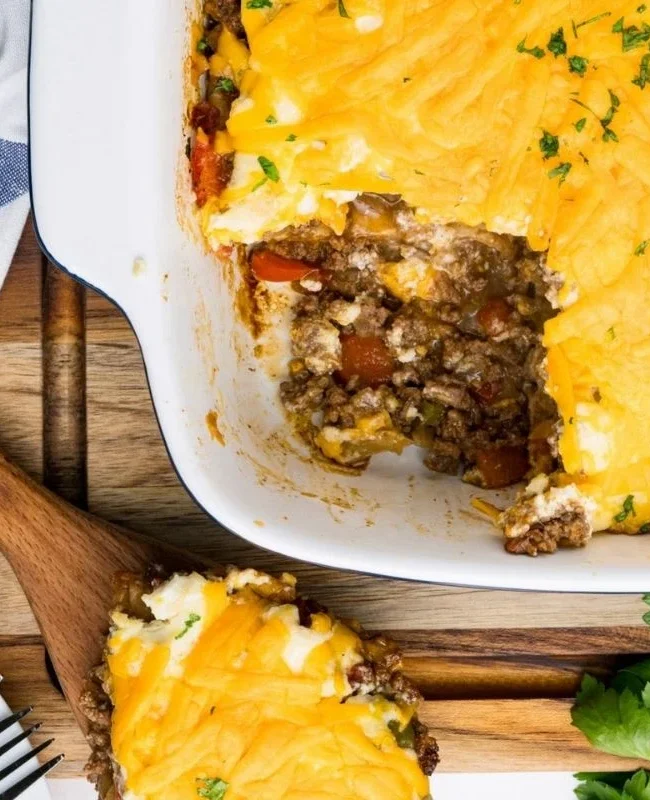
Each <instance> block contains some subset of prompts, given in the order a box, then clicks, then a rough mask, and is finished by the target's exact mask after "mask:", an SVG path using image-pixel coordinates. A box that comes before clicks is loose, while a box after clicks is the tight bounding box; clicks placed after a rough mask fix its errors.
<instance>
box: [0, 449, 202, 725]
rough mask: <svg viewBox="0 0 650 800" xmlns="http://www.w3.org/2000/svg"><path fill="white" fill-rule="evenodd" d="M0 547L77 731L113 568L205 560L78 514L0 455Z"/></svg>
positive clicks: (194, 564)
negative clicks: (62, 692) (86, 680)
mask: <svg viewBox="0 0 650 800" xmlns="http://www.w3.org/2000/svg"><path fill="white" fill-rule="evenodd" d="M0 551H2V553H4V555H5V556H6V557H7V559H8V561H9V563H10V564H11V566H12V568H13V570H14V572H15V573H16V577H17V578H18V581H19V582H20V584H21V586H22V588H23V590H24V592H25V594H26V595H27V599H28V600H29V603H30V605H31V607H32V611H33V612H34V616H35V617H36V621H37V622H38V625H39V627H40V629H41V632H42V634H43V639H44V641H45V646H46V647H47V650H48V652H49V654H50V658H51V659H52V663H53V664H54V668H55V670H56V673H57V676H58V678H59V681H60V683H61V687H62V688H63V691H64V693H65V696H66V698H67V700H68V703H69V704H70V708H71V709H72V712H73V714H74V716H75V718H76V720H77V722H78V723H79V726H80V727H81V729H82V731H83V732H84V733H87V731H88V720H87V719H86V717H85V716H84V714H83V713H82V711H81V708H80V706H79V698H80V696H81V692H82V688H83V684H84V680H85V678H86V676H87V675H88V673H89V671H90V670H91V669H92V668H93V667H94V666H95V665H96V664H98V663H99V662H100V661H101V658H102V646H103V639H104V637H105V635H106V631H107V627H108V611H109V609H110V608H111V605H112V599H113V577H114V575H115V573H117V572H139V573H141V572H143V571H144V570H145V569H146V567H147V566H148V565H149V564H151V563H154V562H155V563H158V564H161V565H162V566H164V567H168V568H169V569H171V570H176V571H178V570H192V569H205V568H206V567H207V566H211V562H210V561H208V560H206V559H202V558H199V557H197V556H193V555H191V554H190V553H187V552H186V551H184V550H180V549H178V548H175V547H173V546H171V545H164V544H162V543H160V542H157V541H155V540H153V539H149V538H146V537H143V536H137V535H136V534H134V533H132V532H130V531H129V532H127V531H125V530H124V529H121V528H118V527H117V526H115V525H111V524H110V523H108V522H104V521H103V520H100V519H97V518H96V517H93V516H92V515H90V514H86V513H85V512H83V511H79V510H78V509H76V508H74V507H73V506H71V505H69V504H68V503H66V502H65V501H64V500H61V499H60V498H59V497H57V496H56V495H54V494H52V493H51V492H49V491H48V490H47V489H45V488H44V487H43V486H40V485H39V484H37V483H35V482H34V481H33V480H32V479H31V478H29V477H28V476H27V475H26V474H25V473H24V472H22V470H20V469H18V468H17V467H15V466H13V465H12V464H10V463H9V462H8V461H7V460H6V459H5V458H4V457H3V456H0Z"/></svg>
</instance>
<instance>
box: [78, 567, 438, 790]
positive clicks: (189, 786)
mask: <svg viewBox="0 0 650 800" xmlns="http://www.w3.org/2000/svg"><path fill="white" fill-rule="evenodd" d="M118 589H119V591H118V596H117V605H116V608H115V609H114V611H113V612H112V613H111V617H110V619H111V628H110V633H109V635H108V639H107V642H106V649H105V656H104V663H103V664H102V666H101V667H99V668H98V669H97V670H96V672H95V673H94V675H93V676H92V681H91V685H90V687H89V689H88V690H87V691H86V693H85V695H84V697H83V703H84V710H85V711H86V713H87V715H88V717H89V719H90V720H91V723H92V726H91V733H90V737H89V738H90V742H91V745H92V747H93V755H92V757H91V760H90V762H89V765H88V774H89V777H90V778H91V779H92V780H93V781H94V782H95V783H96V785H97V787H98V790H99V793H100V797H101V798H102V800H104V798H107V799H108V800H119V798H124V800H154V799H155V800H159V799H160V798H161V797H164V798H165V800H192V798H196V799H198V798H208V800H327V798H332V800H417V799H418V798H420V799H422V798H428V797H429V781H428V779H427V777H426V776H427V775H429V774H431V772H432V771H433V769H434V768H435V766H436V764H437V762H438V748H437V745H436V742H435V740H434V739H433V737H432V736H431V735H430V734H429V732H428V729H427V728H426V726H425V725H423V724H422V723H421V722H420V721H419V720H418V718H417V713H416V711H417V705H418V702H419V700H420V695H419V693H418V691H417V689H415V687H414V686H413V685H412V684H411V683H410V682H409V680H408V679H407V678H406V677H405V676H404V675H403V674H402V672H401V657H400V654H399V651H398V650H397V648H396V646H395V645H394V644H392V643H391V642H390V641H388V640H387V639H385V638H384V637H382V636H369V635H367V634H366V633H364V631H363V630H362V629H361V628H359V627H358V626H357V625H356V624H355V623H348V624H344V623H343V622H341V621H339V620H337V619H336V618H334V617H333V616H332V615H331V614H329V613H328V612H327V611H325V609H323V608H321V607H320V606H319V605H318V604H317V603H315V602H313V601H310V600H306V599H304V598H301V597H299V596H298V595H297V594H296V590H295V579H294V578H293V577H292V576H291V575H286V574H284V575H282V576H281V577H280V578H279V579H276V578H272V577H270V576H269V575H265V574H263V573H260V572H257V571H255V570H252V569H248V570H243V571H241V570H238V569H235V568H231V569H230V571H229V572H228V573H227V574H226V576H225V577H218V576H216V575H210V574H206V575H200V574H198V573H196V572H194V573H191V574H176V575H173V576H172V577H169V578H163V577H160V576H158V577H156V578H153V579H152V580H143V579H142V578H140V577H137V576H133V575H122V576H121V577H120V580H119V586H118Z"/></svg>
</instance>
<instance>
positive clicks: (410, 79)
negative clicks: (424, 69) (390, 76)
mask: <svg viewBox="0 0 650 800" xmlns="http://www.w3.org/2000/svg"><path fill="white" fill-rule="evenodd" d="M412 80H413V78H402V83H408V82H409V81H412Z"/></svg>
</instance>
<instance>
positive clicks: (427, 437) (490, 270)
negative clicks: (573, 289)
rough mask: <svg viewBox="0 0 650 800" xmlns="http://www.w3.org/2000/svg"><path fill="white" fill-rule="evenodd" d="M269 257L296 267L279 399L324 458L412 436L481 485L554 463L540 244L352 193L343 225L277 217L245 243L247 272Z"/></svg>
mask: <svg viewBox="0 0 650 800" xmlns="http://www.w3.org/2000/svg"><path fill="white" fill-rule="evenodd" d="M273 258H275V259H276V260H277V263H278V264H280V265H282V264H283V263H290V264H292V265H293V266H294V268H295V269H299V267H297V266H296V263H298V264H300V263H301V264H302V265H303V271H302V275H301V277H299V279H298V280H295V281H294V283H293V286H294V288H295V289H296V291H297V292H298V293H299V297H298V300H297V302H296V304H295V309H294V317H293V321H292V328H291V340H292V355H293V359H292V360H291V362H290V364H289V376H288V378H287V380H286V381H284V382H283V383H282V385H281V397H282V401H283V403H284V405H285V407H286V409H287V410H288V411H289V412H290V413H291V414H292V416H293V417H294V419H295V420H296V421H297V423H298V427H299V429H300V430H301V431H302V433H303V434H304V435H305V436H306V437H307V438H308V439H309V441H310V442H311V443H312V444H313V445H314V446H315V447H316V448H317V450H318V451H320V453H322V454H323V455H324V456H325V457H326V458H329V459H331V460H333V461H336V462H338V463H339V464H343V465H347V466H351V467H357V468H358V467H364V466H365V465H366V464H367V463H368V460H369V459H370V457H371V456H372V455H373V454H375V453H378V452H382V451H386V450H389V451H394V452H401V450H402V449H403V448H404V447H406V446H407V445H409V444H415V445H417V446H419V447H421V448H422V449H423V451H424V463H425V464H426V466H427V467H428V468H429V469H431V470H433V471H436V472H442V473H447V474H453V475H456V474H460V475H462V477H463V480H465V481H467V482H469V483H472V484H475V485H477V486H481V487H485V488H499V487H503V486H508V485H510V484H513V483H516V482H517V481H520V480H522V479H523V478H524V477H526V476H527V475H528V474H538V473H540V472H545V473H548V472H551V471H552V470H553V469H554V468H555V466H556V464H555V458H554V456H553V447H552V441H553V437H554V432H555V425H556V420H557V411H556V408H555V405H554V403H553V401H552V400H551V399H550V398H549V397H548V395H547V394H546V393H545V391H544V375H543V361H544V351H543V348H542V346H541V341H540V340H541V330H542V326H543V324H544V322H545V320H546V319H548V318H549V317H550V316H551V315H552V309H551V306H550V304H549V302H548V301H547V300H546V293H547V289H548V286H547V283H546V270H545V266H544V257H543V256H542V255H540V254H538V253H533V252H532V251H531V250H529V249H528V248H527V246H526V244H525V241H524V240H523V239H521V238H515V237H512V236H506V235H497V234H492V233H489V232H487V231H485V230H484V229H481V228H467V227H464V226H461V225H425V224H421V223H419V222H418V221H417V220H416V219H415V216H414V214H413V212H412V211H410V210H409V209H408V208H407V207H406V206H405V205H404V204H403V203H401V202H400V201H399V198H394V197H382V196H375V195H362V196H361V197H360V198H359V199H358V200H357V201H355V202H354V203H353V204H351V207H350V211H349V214H348V222H347V227H346V230H345V231H344V233H343V234H342V235H341V236H337V235H335V234H333V233H332V232H331V231H330V230H329V229H327V228H325V227H324V226H322V225H319V224H315V223H312V224H309V225H306V226H302V227H300V228H288V229H286V230H285V231H283V232H281V233H280V234H276V235H274V236H273V237H270V238H268V240H267V241H265V242H264V243H262V244H260V245H259V246H257V247H256V248H254V249H253V251H252V257H251V263H252V266H253V272H254V273H255V271H256V270H255V267H256V263H259V264H260V265H267V266H268V263H272V260H273ZM260 271H261V272H262V274H264V275H267V274H268V270H266V271H262V269H261V268H260ZM295 274H296V276H299V275H300V272H299V271H298V272H296V273H295Z"/></svg>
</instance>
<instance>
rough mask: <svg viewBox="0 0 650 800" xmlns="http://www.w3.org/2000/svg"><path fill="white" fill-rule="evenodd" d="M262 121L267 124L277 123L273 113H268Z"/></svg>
mask: <svg viewBox="0 0 650 800" xmlns="http://www.w3.org/2000/svg"><path fill="white" fill-rule="evenodd" d="M264 122H266V124H267V125H277V124H278V121H277V119H276V118H275V117H274V116H273V114H269V115H268V117H267V118H266V119H265V120H264Z"/></svg>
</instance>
